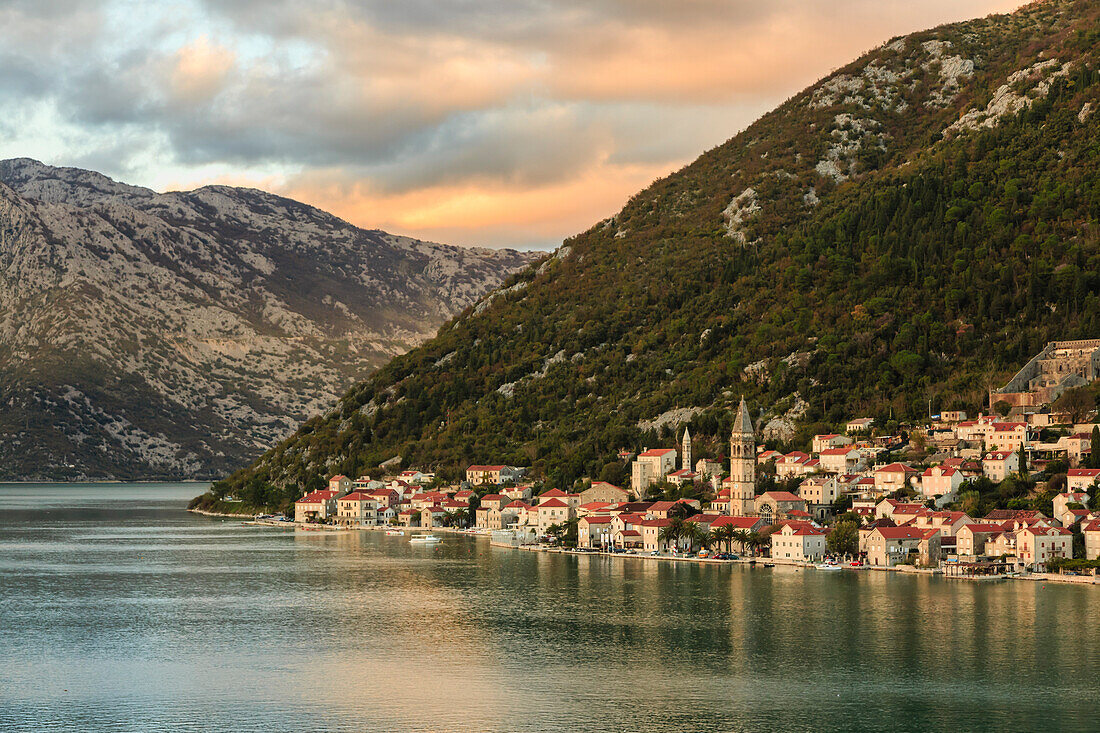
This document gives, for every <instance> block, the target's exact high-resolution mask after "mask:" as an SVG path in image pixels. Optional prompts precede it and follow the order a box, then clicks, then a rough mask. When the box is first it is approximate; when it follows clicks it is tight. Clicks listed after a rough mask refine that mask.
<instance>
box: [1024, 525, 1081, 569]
mask: <svg viewBox="0 0 1100 733" xmlns="http://www.w3.org/2000/svg"><path fill="white" fill-rule="evenodd" d="M1016 557H1017V558H1019V560H1020V562H1022V563H1023V564H1024V566H1025V567H1028V568H1030V569H1032V570H1035V571H1037V572H1043V571H1045V570H1046V567H1047V563H1049V562H1050V561H1051V560H1053V559H1055V558H1060V557H1073V533H1072V532H1070V531H1069V530H1068V529H1065V528H1064V527H1041V526H1031V527H1024V528H1023V529H1020V530H1018V531H1017V532H1016Z"/></svg>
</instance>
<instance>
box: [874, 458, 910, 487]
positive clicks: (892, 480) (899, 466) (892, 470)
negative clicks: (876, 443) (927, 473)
mask: <svg viewBox="0 0 1100 733" xmlns="http://www.w3.org/2000/svg"><path fill="white" fill-rule="evenodd" d="M918 475H920V471H918V470H917V469H915V468H913V467H912V466H909V465H906V464H904V463H890V464H887V465H885V466H879V467H878V468H876V469H875V491H877V492H878V493H880V494H893V493H894V492H896V491H901V490H902V489H904V488H907V487H908V486H909V479H911V478H913V477H915V476H918Z"/></svg>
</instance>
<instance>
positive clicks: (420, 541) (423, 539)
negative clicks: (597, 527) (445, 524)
mask: <svg viewBox="0 0 1100 733" xmlns="http://www.w3.org/2000/svg"><path fill="white" fill-rule="evenodd" d="M442 541H443V538H441V537H436V536H435V535H434V534H422V535H417V536H416V537H413V538H411V539H410V540H409V542H410V543H411V544H417V545H431V544H435V543H436V542H442Z"/></svg>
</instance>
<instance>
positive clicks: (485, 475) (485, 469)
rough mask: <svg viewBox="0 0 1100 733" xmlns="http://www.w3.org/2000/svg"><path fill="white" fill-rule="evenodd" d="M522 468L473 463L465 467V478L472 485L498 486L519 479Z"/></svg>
mask: <svg viewBox="0 0 1100 733" xmlns="http://www.w3.org/2000/svg"><path fill="white" fill-rule="evenodd" d="M522 473H523V469H521V468H517V467H515V466H503V465H491V466H489V465H474V466H470V467H469V468H467V469H466V480H467V481H469V482H470V484H471V485H473V486H483V485H492V486H499V485H500V484H506V483H509V482H512V481H517V480H519V478H520V476H521V475H522Z"/></svg>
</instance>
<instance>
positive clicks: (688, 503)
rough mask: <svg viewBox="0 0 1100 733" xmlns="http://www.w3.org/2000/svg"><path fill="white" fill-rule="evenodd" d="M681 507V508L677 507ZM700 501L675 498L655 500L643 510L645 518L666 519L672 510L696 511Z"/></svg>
mask: <svg viewBox="0 0 1100 733" xmlns="http://www.w3.org/2000/svg"><path fill="white" fill-rule="evenodd" d="M678 507H683V508H678ZM699 508H700V503H699V500H698V499H677V500H676V501H655V502H653V503H652V504H650V506H649V508H648V509H646V510H645V515H646V518H647V519H668V518H669V517H670V516H671V515H672V514H673V513H674V512H677V511H680V512H686V513H688V514H690V513H691V510H695V511H698V510H699Z"/></svg>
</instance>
